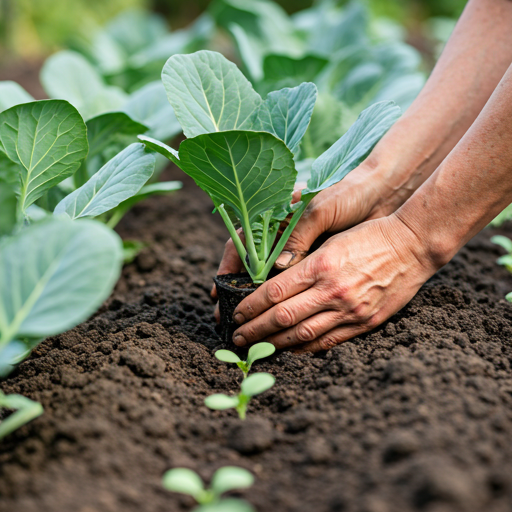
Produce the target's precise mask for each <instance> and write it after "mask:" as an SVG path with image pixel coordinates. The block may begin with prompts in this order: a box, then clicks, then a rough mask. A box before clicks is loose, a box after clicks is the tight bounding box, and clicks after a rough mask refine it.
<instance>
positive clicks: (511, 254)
mask: <svg viewBox="0 0 512 512" xmlns="http://www.w3.org/2000/svg"><path fill="white" fill-rule="evenodd" d="M491 242H492V243H493V244H496V245H499V246H500V247H503V249H505V251H507V254H505V255H503V256H500V257H499V258H498V261H497V263H498V265H503V266H504V267H505V268H506V269H507V270H508V271H509V272H512V240H510V238H507V237H506V236H502V235H496V236H493V237H492V238H491Z"/></svg>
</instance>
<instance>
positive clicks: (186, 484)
mask: <svg viewBox="0 0 512 512" xmlns="http://www.w3.org/2000/svg"><path fill="white" fill-rule="evenodd" d="M162 483H163V486H164V487H165V488H166V489H167V490H168V491H174V492H181V493H183V494H188V495H189V496H193V497H194V498H195V497H196V496H198V495H200V494H201V493H202V492H203V491H204V484H203V481H202V480H201V477H200V476H199V475H198V474H197V473H196V472H195V471H192V470H191V469H187V468H174V469H170V470H169V471H167V472H166V473H165V474H164V476H163V482H162Z"/></svg>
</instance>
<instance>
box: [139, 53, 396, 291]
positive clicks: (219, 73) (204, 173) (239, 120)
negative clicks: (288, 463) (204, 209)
mask: <svg viewBox="0 0 512 512" xmlns="http://www.w3.org/2000/svg"><path fill="white" fill-rule="evenodd" d="M162 79H163V83H164V86H165V88H166V91H167V96H168V99H169V101H170V103H171V105H172V107H173V108H174V112H175V114H176V117H177V118H178V121H179V122H180V124H181V126H182V128H183V132H184V133H185V135H186V136H187V137H188V139H187V140H185V141H183V142H182V143H181V145H180V148H179V152H177V151H175V150H174V149H172V148H170V147H169V146H167V145H165V144H163V143H162V142H160V141H157V140H154V139H152V138H149V137H145V136H141V137H139V138H140V139H141V140H142V141H143V142H144V143H145V144H146V145H148V146H149V147H151V148H152V149H154V150H155V151H158V152H160V153H162V154H163V155H164V156H167V158H169V159H170V160H172V161H173V162H174V163H175V164H176V165H178V166H179V167H180V168H181V169H182V170H183V171H184V172H185V173H187V174H188V175H189V176H191V177H192V178H193V179H194V180H195V182H196V183H197V184H198V185H199V186H200V187H201V188H202V189H203V190H204V191H205V192H207V193H208V194H209V196H210V197H211V199H212V201H213V203H214V205H215V208H216V210H217V211H218V212H219V213H220V215H221V216H222V218H223V220H224V222H225V224H226V226H227V228H228V231H229V233H230V235H231V238H232V239H233V242H234V244H235V247H236V249H237V251H238V254H239V255H240V258H241V260H242V261H243V262H244V264H245V266H246V269H247V271H248V272H249V274H250V276H251V278H252V280H253V282H254V283H262V282H264V281H265V280H266V278H267V275H268V273H269V272H270V270H271V268H272V266H273V264H274V262H275V261H276V259H277V257H278V256H279V254H280V253H281V251H282V249H283V247H284V245H285V243H286V241H287V240H288V238H289V237H290V235H291V233H292V231H293V229H294V228H295V226H296V224H297V222H298V221H299V219H300V217H301V216H302V214H303V213H304V211H305V209H306V207H307V206H308V204H309V203H310V202H311V200H312V199H313V198H314V197H315V196H316V194H318V193H319V192H320V191H322V190H324V189H325V188H327V187H329V186H331V185H334V184H335V183H338V182H339V181H340V180H341V179H343V178H344V177H345V176H346V175H347V174H348V173H349V172H350V171H351V170H353V169H354V168H355V167H357V166H358V165H359V164H360V163H361V162H362V161H363V160H364V159H365V158H366V156H367V155H368V154H369V152H370V151H371V149H372V148H373V147H374V146H375V144H376V143H377V142H378V140H379V139H380V138H381V137H382V136H383V135H384V133H385V132H386V131H387V130H388V129H389V128H390V127H391V125H392V124H393V123H394V122H395V120H396V119H397V118H398V117H399V115H400V109H399V108H398V107H397V106H396V105H395V104H394V103H393V102H380V103H376V104H375V105H372V106H371V107H369V108H368V109H366V110H365V111H364V112H363V113H362V114H361V115H360V116H359V118H358V120H357V121H356V122H355V123H354V125H353V126H352V127H351V128H350V129H349V131H348V132H347V133H346V134H345V135H344V136H343V137H341V138H340V139H339V140H338V141H337V142H336V143H335V144H334V145H333V146H332V147H331V148H329V149H328V150H327V151H326V152H325V153H323V154H322V155H321V156H320V157H318V158H317V159H316V160H315V161H314V162H313V163H312V166H311V177H310V178H309V180H308V182H307V186H306V188H305V189H304V190H303V191H302V197H301V201H300V202H299V203H297V204H294V205H293V206H292V205H291V200H292V193H293V190H294V186H295V184H296V181H297V170H296V167H295V160H294V155H295V157H297V153H298V151H299V148H300V142H301V140H302V137H303V135H304V133H305V131H306V130H307V128H308V125H309V121H310V118H311V114H312V112H313V108H314V105H315V101H316V97H317V90H316V86H315V85H314V84H312V83H303V84H301V85H299V86H298V87H294V88H285V89H281V90H279V91H275V92H272V93H270V94H268V96H267V98H266V99H265V100H263V99H262V98H261V96H260V95H259V94H258V93H257V92H256V91H255V90H254V89H253V87H252V85H251V84H250V83H249V82H248V80H247V79H246V78H245V77H244V75H243V74H242V73H241V72H240V71H239V70H238V68H237V67H236V66H235V65H234V64H233V63H231V62H229V61H228V60H226V59H225V58H224V57H223V56H222V55H220V54H218V53H215V52H210V51H200V52H197V53H194V54H191V55H174V56H173V57H171V58H170V59H169V60H168V61H167V63H166V65H165V66H164V69H163V72H162ZM288 215H290V221H289V224H288V226H287V227H286V229H285V230H284V232H283V234H282V235H281V237H280V239H279V241H278V242H277V243H276V239H277V233H278V229H279V226H280V224H281V222H282V221H283V220H284V219H285V218H286V217H287V216H288ZM238 226H241V227H242V228H243V232H244V236H245V245H244V243H242V241H241V239H240V237H239V235H238V233H237V227H238Z"/></svg>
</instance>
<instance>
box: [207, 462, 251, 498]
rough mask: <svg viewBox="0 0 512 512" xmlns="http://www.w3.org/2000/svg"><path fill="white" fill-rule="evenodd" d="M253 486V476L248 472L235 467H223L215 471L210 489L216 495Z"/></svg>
mask: <svg viewBox="0 0 512 512" xmlns="http://www.w3.org/2000/svg"><path fill="white" fill-rule="evenodd" d="M253 484H254V476H253V474H252V473H251V472H250V471H247V470H246V469H244V468H238V467H236V466H225V467H223V468H220V469H218V470H217V471H215V473H214V474H213V477H212V482H211V487H212V489H213V491H214V492H215V493H216V494H217V495H219V496H220V495H221V494H224V493H225V492H228V491H232V490H234V489H247V488H248V487H251V486H252V485H253Z"/></svg>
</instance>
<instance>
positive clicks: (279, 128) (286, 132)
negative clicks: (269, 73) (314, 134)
mask: <svg viewBox="0 0 512 512" xmlns="http://www.w3.org/2000/svg"><path fill="white" fill-rule="evenodd" d="M316 96H317V90H316V85H315V84H312V83H303V84H301V85H299V86H298V87H294V88H293V89H289V88H286V89H281V90H280V91H275V92H271V93H270V94H269V95H268V96H267V98H266V100H265V101H264V102H263V103H262V104H261V106H260V109H259V111H258V115H257V117H256V119H255V126H254V127H255V129H257V130H262V131H266V132H270V133H273V134H274V135H275V136H276V137H278V138H279V139H281V140H282V141H284V142H285V144H286V145H287V146H288V148H289V149H290V151H291V152H292V153H296V152H297V150H298V148H299V144H300V141H301V140H302V137H303V136H304V133H306V130H307V128H308V125H309V121H310V120H311V114H312V113H313V108H314V106H315V101H316Z"/></svg>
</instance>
